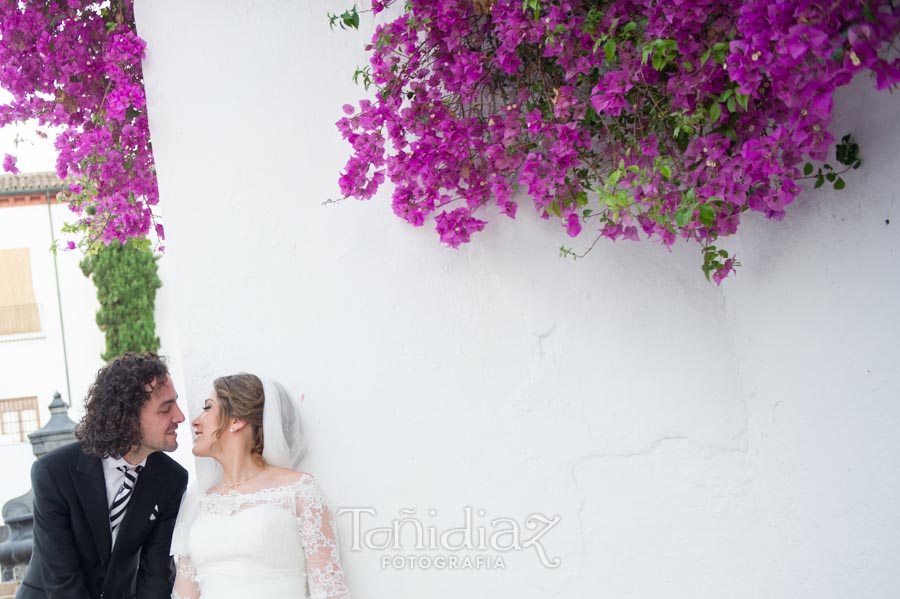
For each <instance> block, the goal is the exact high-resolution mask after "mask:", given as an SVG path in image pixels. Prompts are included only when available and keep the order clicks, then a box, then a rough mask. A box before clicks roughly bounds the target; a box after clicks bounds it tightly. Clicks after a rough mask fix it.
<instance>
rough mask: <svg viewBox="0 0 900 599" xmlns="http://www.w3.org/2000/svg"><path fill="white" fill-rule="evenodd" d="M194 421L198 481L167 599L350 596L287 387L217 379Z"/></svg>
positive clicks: (184, 511)
mask: <svg viewBox="0 0 900 599" xmlns="http://www.w3.org/2000/svg"><path fill="white" fill-rule="evenodd" d="M191 425H192V426H193V427H194V431H195V440H194V448H193V452H194V455H195V456H197V458H198V459H197V480H198V484H197V485H196V488H195V489H194V490H193V491H189V492H188V494H187V495H186V496H185V499H184V501H183V502H182V506H181V511H180V512H179V515H178V521H177V523H176V525H175V533H174V535H173V537H172V554H173V555H174V557H175V563H176V570H177V575H176V578H175V587H174V589H173V592H172V599H197V598H201V597H202V599H237V598H239V597H241V598H243V597H279V598H281V597H284V598H290V597H298V598H299V597H310V598H312V599H326V598H327V599H349V597H350V594H349V592H348V590H347V586H346V584H345V583H344V575H343V571H342V570H341V565H340V561H339V555H338V546H337V537H336V534H335V526H334V519H333V518H332V515H331V512H330V511H329V510H328V506H326V505H325V502H324V501H323V499H322V494H321V492H320V491H319V487H318V485H317V483H316V480H315V478H313V476H312V475H311V474H307V473H306V472H299V471H297V470H296V468H297V464H298V463H299V461H300V459H301V458H302V457H303V454H304V452H305V449H306V448H305V445H304V443H303V436H302V433H301V431H300V422H299V418H298V415H297V409H296V405H295V404H294V402H292V401H291V399H290V397H289V395H288V394H287V392H286V391H285V390H284V388H283V387H281V386H280V385H278V384H277V383H273V382H270V381H261V380H260V379H259V378H257V377H256V376H254V375H252V374H237V375H233V376H226V377H222V378H218V379H216V380H215V381H214V382H213V391H212V393H211V394H210V396H209V398H207V399H206V401H204V403H203V407H202V412H201V413H200V415H199V416H197V417H196V418H195V419H194V420H193V422H191Z"/></svg>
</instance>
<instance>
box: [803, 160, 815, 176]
mask: <svg viewBox="0 0 900 599" xmlns="http://www.w3.org/2000/svg"><path fill="white" fill-rule="evenodd" d="M812 172H813V165H812V163H811V162H807V163H806V166H804V167H803V174H804V175H806V176H807V177H808V176H810V175H811V174H812Z"/></svg>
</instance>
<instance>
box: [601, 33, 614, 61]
mask: <svg viewBox="0 0 900 599" xmlns="http://www.w3.org/2000/svg"><path fill="white" fill-rule="evenodd" d="M603 53H604V54H606V62H612V61H614V60H615V59H616V40H614V39H612V38H610V39H608V40H606V43H605V44H603Z"/></svg>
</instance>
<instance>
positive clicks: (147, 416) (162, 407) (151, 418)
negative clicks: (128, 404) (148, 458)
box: [141, 376, 184, 453]
mask: <svg viewBox="0 0 900 599" xmlns="http://www.w3.org/2000/svg"><path fill="white" fill-rule="evenodd" d="M177 399H178V394H177V393H176V392H175V386H174V385H173V384H172V379H171V378H170V377H168V376H166V378H165V380H162V381H157V383H156V385H154V386H153V389H152V391H151V392H150V399H148V400H147V403H145V404H144V407H143V408H141V437H142V439H141V445H142V446H143V447H144V449H145V450H148V451H149V452H151V453H152V452H154V451H175V449H177V448H178V439H177V438H176V436H175V429H177V428H178V424H179V423H181V422H184V414H183V413H182V411H181V409H180V408H179V407H178V404H177V403H176V402H175V400H177Z"/></svg>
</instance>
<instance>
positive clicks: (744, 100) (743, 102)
mask: <svg viewBox="0 0 900 599" xmlns="http://www.w3.org/2000/svg"><path fill="white" fill-rule="evenodd" d="M734 97H735V98H737V102H738V104H740V106H741V108H743V109H744V110H747V105H748V104H749V103H750V94H742V93H737V94H735V95H734Z"/></svg>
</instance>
